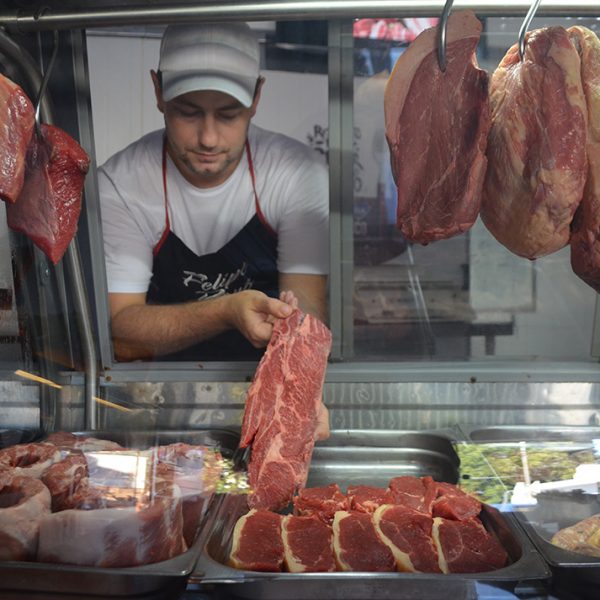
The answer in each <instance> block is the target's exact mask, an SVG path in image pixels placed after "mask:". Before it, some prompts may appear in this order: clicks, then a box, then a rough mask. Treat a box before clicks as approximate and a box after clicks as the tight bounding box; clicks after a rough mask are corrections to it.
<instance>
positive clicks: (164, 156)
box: [152, 136, 277, 256]
mask: <svg viewBox="0 0 600 600" xmlns="http://www.w3.org/2000/svg"><path fill="white" fill-rule="evenodd" d="M246 156H247V157H248V169H249V170H250V179H251V180H252V191H253V193H254V206H255V210H256V214H257V215H258V218H259V219H260V222H261V223H262V224H263V226H264V227H265V229H266V230H267V231H268V232H269V233H270V234H271V235H272V236H274V237H277V232H276V231H275V230H274V229H273V228H272V227H271V225H270V224H269V222H268V221H267V220H266V219H265V216H264V215H263V212H262V210H261V209H260V203H259V201H258V194H257V193H256V177H255V175H254V163H253V162H252V153H251V152H250V144H249V142H248V140H247V139H246ZM162 180H163V195H164V198H165V228H164V230H163V232H162V235H161V236H160V239H159V240H158V242H157V244H156V246H154V248H153V249H152V254H153V256H156V255H157V254H158V253H159V252H160V249H161V246H162V245H163V244H164V242H165V240H166V239H167V237H168V235H169V233H170V232H171V222H170V220H169V201H168V196H167V138H166V136H165V137H164V138H163V149H162Z"/></svg>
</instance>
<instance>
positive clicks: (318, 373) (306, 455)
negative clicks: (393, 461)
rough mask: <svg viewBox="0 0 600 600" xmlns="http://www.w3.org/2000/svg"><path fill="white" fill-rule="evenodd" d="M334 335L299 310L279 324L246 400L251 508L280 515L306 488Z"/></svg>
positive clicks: (244, 433) (243, 441) (245, 440)
mask: <svg viewBox="0 0 600 600" xmlns="http://www.w3.org/2000/svg"><path fill="white" fill-rule="evenodd" d="M330 350H331V332H330V331H329V329H327V327H326V326H325V325H324V324H323V323H322V322H321V321H319V319H317V318H315V317H313V316H312V315H309V314H304V313H303V312H302V311H301V310H299V309H297V308H296V309H295V310H294V312H293V313H292V314H291V315H290V316H289V317H288V318H286V319H278V320H277V322H276V323H275V325H274V327H273V335H272V336H271V340H270V342H269V345H268V346H267V349H266V351H265V354H264V356H263V357H262V359H261V361H260V363H259V365H258V368H257V370H256V376H255V378H254V381H253V383H252V385H251V386H250V389H249V390H248V397H247V399H246V409H245V411H244V421H243V424H242V435H241V441H240V447H241V448H245V447H247V446H248V445H250V444H252V454H251V458H250V463H249V465H248V481H249V483H250V486H251V488H252V491H253V493H252V494H250V496H249V497H248V504H249V505H250V507H251V508H257V509H258V508H260V509H274V510H277V509H281V508H284V507H285V506H287V505H288V504H289V502H290V501H291V500H292V496H293V495H294V493H295V492H296V491H297V490H298V489H300V488H302V487H304V485H305V483H306V477H307V475H308V467H309V464H310V459H311V456H312V451H313V447H314V442H315V439H314V434H315V427H316V424H317V416H318V413H319V409H320V407H321V401H322V393H323V381H324V379H325V370H326V367H327V357H328V356H329V352H330Z"/></svg>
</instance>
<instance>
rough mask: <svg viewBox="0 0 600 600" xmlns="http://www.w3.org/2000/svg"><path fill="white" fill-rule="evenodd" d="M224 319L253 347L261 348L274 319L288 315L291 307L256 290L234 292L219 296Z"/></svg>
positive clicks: (265, 343) (266, 339)
mask: <svg viewBox="0 0 600 600" xmlns="http://www.w3.org/2000/svg"><path fill="white" fill-rule="evenodd" d="M221 300H222V301H224V302H225V319H226V321H227V322H228V324H229V325H230V326H231V327H232V328H234V329H237V330H238V331H239V332H240V333H241V334H242V335H243V336H244V337H245V338H246V339H247V340H248V341H249V342H250V343H251V344H252V345H253V346H254V347H255V348H263V347H264V346H266V345H267V344H268V342H269V340H270V339H271V334H272V333H273V324H274V323H275V319H285V318H286V317H289V316H290V315H291V314H292V312H293V310H294V309H293V308H292V306H290V304H288V303H287V302H283V301H281V300H277V299H276V298H270V297H269V296H267V295H266V294H263V293H262V292H258V291H256V290H245V291H243V292H236V293H235V294H229V295H227V296H224V297H222V298H221Z"/></svg>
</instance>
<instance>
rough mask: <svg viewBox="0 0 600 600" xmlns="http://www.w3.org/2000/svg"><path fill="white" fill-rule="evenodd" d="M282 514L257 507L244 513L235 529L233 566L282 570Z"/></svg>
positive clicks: (254, 569) (262, 569)
mask: <svg viewBox="0 0 600 600" xmlns="http://www.w3.org/2000/svg"><path fill="white" fill-rule="evenodd" d="M282 518H283V517H282V516H281V515H279V514H277V513H274V512H270V511H268V510H256V509H253V510H251V511H250V512H248V513H246V514H245V515H243V516H242V517H240V518H239V519H238V521H237V523H236V524H235V528H234V530H233V540H232V542H231V554H230V557H229V562H230V564H231V566H233V567H235V568H236V569H245V570H248V571H273V572H276V571H281V567H282V565H283V558H284V549H283V541H282V539H281V519H282Z"/></svg>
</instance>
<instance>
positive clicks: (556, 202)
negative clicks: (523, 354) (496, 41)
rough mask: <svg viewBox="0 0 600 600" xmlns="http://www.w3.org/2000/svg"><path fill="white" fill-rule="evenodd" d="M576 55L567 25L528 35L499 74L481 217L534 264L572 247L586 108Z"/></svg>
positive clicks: (493, 87) (581, 177) (583, 155)
mask: <svg viewBox="0 0 600 600" xmlns="http://www.w3.org/2000/svg"><path fill="white" fill-rule="evenodd" d="M580 71H581V61H580V58H579V54H578V52H577V50H576V49H575V47H574V46H573V44H572V43H571V41H570V39H569V35H568V33H567V31H566V30H565V29H564V28H563V27H547V28H543V29H536V30H534V31H531V32H529V33H528V34H527V37H526V46H525V56H524V59H523V61H521V60H520V59H519V51H518V45H517V44H515V45H514V46H513V47H512V48H510V50H509V51H508V52H507V54H506V55H505V56H504V58H503V59H502V61H501V62H500V64H499V66H498V68H497V69H496V70H495V71H494V74H493V76H492V80H491V87H490V100H491V108H492V128H491V130H490V134H489V139H488V147H487V157H488V169H487V175H486V178H485V184H484V193H483V201H482V206H481V217H482V220H483V222H484V223H485V225H486V227H487V228H488V230H489V231H490V232H491V233H492V234H493V235H494V237H495V238H496V239H497V240H498V241H499V242H500V243H501V244H503V245H504V246H505V247H506V248H508V249H509V250H510V251H512V252H514V253H515V254H518V255H519V256H523V257H525V258H529V259H535V258H538V257H541V256H545V255H547V254H550V253H551V252H555V251H556V250H560V249H561V248H563V247H564V246H566V245H567V244H568V243H569V238H570V226H571V221H572V220H573V215H574V214H575V211H576V209H577V207H578V206H579V203H580V202H581V199H582V196H583V190H584V186H585V182H586V176H587V157H586V141H587V107H586V101H585V96H584V91H583V87H582V83H581V75H580Z"/></svg>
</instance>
